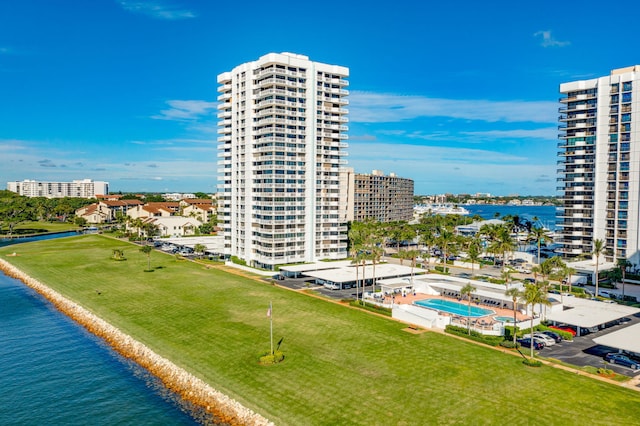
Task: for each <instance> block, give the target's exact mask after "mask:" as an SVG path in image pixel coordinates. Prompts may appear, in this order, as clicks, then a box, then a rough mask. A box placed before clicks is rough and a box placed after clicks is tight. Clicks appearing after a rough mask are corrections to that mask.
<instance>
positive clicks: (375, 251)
mask: <svg viewBox="0 0 640 426" xmlns="http://www.w3.org/2000/svg"><path fill="white" fill-rule="evenodd" d="M383 254H384V249H383V248H382V247H380V246H379V245H377V244H375V245H373V246H372V247H371V262H372V266H373V277H372V278H371V280H372V283H371V284H372V286H373V289H372V290H371V292H372V293H375V291H376V263H378V262H380V259H382V255H383Z"/></svg>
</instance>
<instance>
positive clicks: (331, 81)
mask: <svg viewBox="0 0 640 426" xmlns="http://www.w3.org/2000/svg"><path fill="white" fill-rule="evenodd" d="M316 81H318V82H321V83H329V84H337V85H339V86H343V87H344V86H348V85H349V80H345V79H344V78H331V77H326V76H318V77H317V78H316Z"/></svg>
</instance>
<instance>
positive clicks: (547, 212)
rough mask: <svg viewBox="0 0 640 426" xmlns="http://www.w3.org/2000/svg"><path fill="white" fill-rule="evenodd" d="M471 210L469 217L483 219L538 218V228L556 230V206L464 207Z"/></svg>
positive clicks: (522, 219)
mask: <svg viewBox="0 0 640 426" xmlns="http://www.w3.org/2000/svg"><path fill="white" fill-rule="evenodd" d="M463 207H464V208H465V209H467V210H469V215H470V216H473V215H476V214H477V215H479V216H481V217H482V218H483V219H493V218H495V214H496V213H499V214H500V217H502V216H506V215H512V216H516V215H517V216H519V217H520V220H521V221H525V220H530V221H532V222H533V218H534V217H537V218H538V222H536V223H535V225H536V226H540V225H542V226H545V227H546V228H548V229H551V230H555V229H556V208H555V207H554V206H494V205H475V206H474V205H469V206H467V205H464V206H463Z"/></svg>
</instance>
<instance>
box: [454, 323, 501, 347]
mask: <svg viewBox="0 0 640 426" xmlns="http://www.w3.org/2000/svg"><path fill="white" fill-rule="evenodd" d="M445 332H446V333H449V334H454V335H456V336H460V337H464V338H466V339H469V340H473V341H475V342H480V343H484V344H485V345H489V346H498V345H500V344H501V343H502V342H503V341H504V337H503V336H487V335H484V334H482V333H479V332H477V331H474V330H471V335H469V331H468V330H467V329H466V328H465V327H459V326H457V325H448V326H446V328H445Z"/></svg>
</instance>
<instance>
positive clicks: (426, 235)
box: [420, 229, 436, 270]
mask: <svg viewBox="0 0 640 426" xmlns="http://www.w3.org/2000/svg"><path fill="white" fill-rule="evenodd" d="M435 241H436V237H435V236H434V234H433V231H432V230H431V229H429V230H426V231H423V232H422V233H421V234H420V242H421V243H422V244H424V245H425V247H426V250H425V251H424V254H425V257H426V259H427V268H426V269H427V270H429V264H430V263H431V261H430V260H431V249H432V248H433V246H434V245H435Z"/></svg>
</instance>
